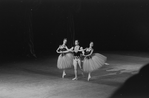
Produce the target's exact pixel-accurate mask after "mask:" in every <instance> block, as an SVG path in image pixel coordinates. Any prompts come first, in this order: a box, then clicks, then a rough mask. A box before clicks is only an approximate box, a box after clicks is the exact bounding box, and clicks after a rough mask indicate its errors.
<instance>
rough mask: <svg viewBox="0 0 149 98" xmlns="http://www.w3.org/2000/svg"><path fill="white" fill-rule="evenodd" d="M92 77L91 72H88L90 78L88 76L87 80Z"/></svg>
mask: <svg viewBox="0 0 149 98" xmlns="http://www.w3.org/2000/svg"><path fill="white" fill-rule="evenodd" d="M90 78H91V73H88V78H87V80H88V81H89V80H90Z"/></svg>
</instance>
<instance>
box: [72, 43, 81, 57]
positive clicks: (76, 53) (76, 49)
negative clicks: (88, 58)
mask: <svg viewBox="0 0 149 98" xmlns="http://www.w3.org/2000/svg"><path fill="white" fill-rule="evenodd" d="M73 51H74V52H73V53H74V56H80V53H81V51H80V46H79V45H77V46H74V48H73Z"/></svg>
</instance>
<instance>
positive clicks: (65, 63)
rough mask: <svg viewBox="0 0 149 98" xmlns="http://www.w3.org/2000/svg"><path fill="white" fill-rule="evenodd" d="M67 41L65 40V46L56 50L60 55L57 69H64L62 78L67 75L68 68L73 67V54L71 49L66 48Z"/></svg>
mask: <svg viewBox="0 0 149 98" xmlns="http://www.w3.org/2000/svg"><path fill="white" fill-rule="evenodd" d="M66 43H67V39H64V40H63V44H62V45H60V46H59V47H58V49H57V50H56V52H57V53H60V55H59V57H58V60H57V68H58V69H62V70H63V73H62V78H64V77H65V75H66V72H65V70H66V68H70V67H72V64H73V63H72V62H73V54H72V53H70V49H68V47H67V46H66Z"/></svg>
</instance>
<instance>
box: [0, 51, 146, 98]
mask: <svg viewBox="0 0 149 98" xmlns="http://www.w3.org/2000/svg"><path fill="white" fill-rule="evenodd" d="M104 55H106V56H107V57H108V61H107V62H108V63H109V64H110V65H105V66H103V67H102V68H100V69H98V70H97V71H95V72H93V73H92V78H91V80H90V81H87V74H85V76H84V77H83V76H82V75H81V74H80V70H78V71H79V75H78V76H79V79H78V80H75V81H73V80H71V79H72V78H73V77H74V73H73V68H70V69H67V70H66V74H67V75H66V77H65V79H62V78H61V74H62V70H59V69H57V68H56V62H57V56H54V57H53V58H51V57H46V58H44V59H40V60H38V59H37V60H35V61H22V62H11V63H3V67H1V68H0V98H108V97H110V95H111V94H112V93H113V92H114V91H115V90H116V89H117V88H118V87H120V86H121V85H122V84H123V83H124V82H125V80H126V79H128V78H129V77H131V76H133V75H134V74H137V73H138V72H139V70H140V68H141V67H142V66H144V65H145V64H147V63H148V62H149V58H148V57H147V56H145V57H143V56H137V55H135V56H134V55H133V56H131V55H129V56H128V55H127V56H126V55H117V54H111V53H110V54H108V53H106V54H104ZM4 65H5V67H4Z"/></svg>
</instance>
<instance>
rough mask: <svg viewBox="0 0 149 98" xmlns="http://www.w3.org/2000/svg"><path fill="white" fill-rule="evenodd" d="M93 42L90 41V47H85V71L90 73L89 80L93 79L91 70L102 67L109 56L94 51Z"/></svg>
mask: <svg viewBox="0 0 149 98" xmlns="http://www.w3.org/2000/svg"><path fill="white" fill-rule="evenodd" d="M92 47H93V42H90V45H89V48H85V49H83V56H84V60H83V71H84V72H87V73H88V78H87V80H88V81H89V80H90V79H91V72H93V71H95V70H97V69H98V68H100V67H102V66H103V65H104V64H107V63H105V62H106V60H107V57H105V56H103V55H101V54H99V53H93V51H94V50H93V48H92Z"/></svg>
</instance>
